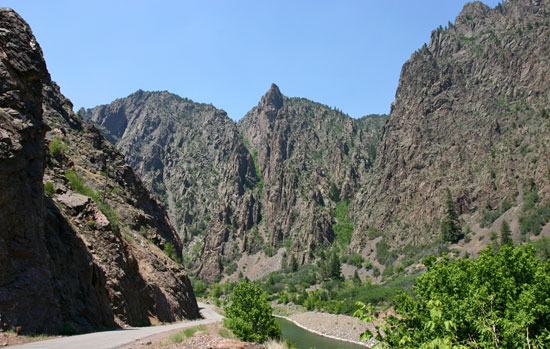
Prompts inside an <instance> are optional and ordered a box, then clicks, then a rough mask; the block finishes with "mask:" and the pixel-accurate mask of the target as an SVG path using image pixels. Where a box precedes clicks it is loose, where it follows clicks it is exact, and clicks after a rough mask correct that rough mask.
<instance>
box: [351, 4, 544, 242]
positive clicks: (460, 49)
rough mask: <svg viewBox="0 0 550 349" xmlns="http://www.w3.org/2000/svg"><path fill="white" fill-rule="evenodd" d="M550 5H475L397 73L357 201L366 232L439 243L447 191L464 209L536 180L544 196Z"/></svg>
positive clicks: (359, 235) (496, 201)
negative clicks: (368, 175)
mask: <svg viewBox="0 0 550 349" xmlns="http://www.w3.org/2000/svg"><path fill="white" fill-rule="evenodd" d="M549 6H550V4H549V2H548V1H541V2H533V1H506V2H504V3H503V4H502V5H499V6H497V7H496V8H495V9H492V10H491V9H489V7H487V6H486V5H483V4H482V3H479V2H476V3H469V4H466V5H465V6H464V10H463V11H462V13H461V14H460V15H459V16H458V17H457V18H456V21H455V23H454V25H452V26H451V27H450V28H447V29H443V28H440V29H439V30H435V31H433V32H432V35H431V41H430V44H429V45H428V46H424V47H422V48H421V49H420V50H418V51H417V52H415V53H414V54H413V55H412V57H411V58H410V59H409V61H407V62H406V63H405V65H404V66H403V69H402V72H401V78H400V82H399V87H398V89H397V93H396V99H395V102H394V104H393V106H392V110H391V114H390V119H389V121H388V123H387V125H386V126H385V128H384V135H383V137H382V141H381V143H380V145H379V148H378V154H379V158H378V161H377V165H376V167H375V168H374V170H373V176H372V177H371V178H370V180H369V181H367V182H366V183H365V185H364V186H363V187H362V190H361V192H360V193H359V194H358V199H357V201H356V205H355V212H356V217H357V222H356V223H357V228H356V233H355V236H354V245H355V248H356V249H361V247H362V246H364V244H365V239H366V236H365V235H364V233H363V232H364V230H365V229H366V228H367V227H375V228H379V229H383V230H385V231H387V232H388V234H389V236H390V237H391V238H393V241H394V243H395V244H402V243H407V242H410V241H416V242H426V241H433V240H434V239H435V238H437V237H438V236H439V225H438V223H437V222H438V219H441V218H442V217H443V216H444V209H445V208H444V200H445V190H446V188H449V189H450V190H451V192H452V195H453V197H454V198H455V199H456V200H457V206H458V209H459V213H469V212H476V211H479V210H481V209H484V208H485V207H499V206H500V203H501V202H502V201H503V200H504V199H507V200H508V201H510V202H515V200H516V197H517V194H518V193H519V192H521V191H522V190H523V189H522V188H523V187H524V183H526V182H529V181H530V180H531V179H532V180H533V181H534V183H536V186H537V187H538V188H539V190H540V194H542V195H543V196H544V197H546V198H548V190H549V180H548V176H547V174H548V171H549V168H548V161H547V159H548V152H547V151H546V148H547V144H548V132H547V130H548V125H549V123H548V119H547V116H546V117H545V115H547V110H548V109H549V107H550V97H549V96H550V90H549V88H550V85H549V84H548V76H550V75H549V74H550V71H549V69H550V61H549V57H550V40H548V37H549V35H550V34H549V33H550V28H549V23H550V17H549V13H550V11H549V10H550V8H549Z"/></svg>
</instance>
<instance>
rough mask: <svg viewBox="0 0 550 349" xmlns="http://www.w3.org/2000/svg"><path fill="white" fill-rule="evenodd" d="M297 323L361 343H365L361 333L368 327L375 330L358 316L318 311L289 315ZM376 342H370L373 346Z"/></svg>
mask: <svg viewBox="0 0 550 349" xmlns="http://www.w3.org/2000/svg"><path fill="white" fill-rule="evenodd" d="M288 318H289V319H290V320H292V321H294V323H296V324H297V325H299V326H301V327H302V328H305V329H307V330H309V331H311V332H317V333H319V334H323V335H326V336H330V337H335V338H338V339H345V340H348V341H353V342H357V343H361V344H365V343H364V342H361V341H360V340H359V337H360V336H361V333H363V332H365V330H366V329H367V327H368V328H369V329H370V330H371V331H373V330H374V327H373V326H372V325H370V324H366V323H363V322H361V321H360V320H359V319H358V318H355V317H352V316H347V315H335V314H326V313H318V312H312V311H309V312H306V313H301V314H294V315H290V316H289V317H288ZM372 344H374V342H372V343H370V342H369V343H368V346H372Z"/></svg>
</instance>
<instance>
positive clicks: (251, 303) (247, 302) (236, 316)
mask: <svg viewBox="0 0 550 349" xmlns="http://www.w3.org/2000/svg"><path fill="white" fill-rule="evenodd" d="M230 300H231V305H230V306H228V307H226V308H225V316H226V318H225V320H224V324H225V325H226V326H227V327H228V328H229V329H230V330H231V331H233V333H234V334H235V335H236V336H237V337H238V338H239V339H241V340H243V341H247V342H258V343H263V342H265V341H266V340H267V339H269V338H279V337H280V336H281V328H280V326H279V324H278V323H277V321H276V320H275V318H274V317H273V316H272V315H271V314H272V311H273V310H272V309H271V305H270V304H269V302H268V300H267V294H266V293H265V292H264V291H263V290H262V289H261V288H260V287H259V286H258V285H256V284H254V283H252V282H250V281H243V282H241V283H239V284H237V285H236V286H235V287H234V288H233V293H232V294H231V297H230Z"/></svg>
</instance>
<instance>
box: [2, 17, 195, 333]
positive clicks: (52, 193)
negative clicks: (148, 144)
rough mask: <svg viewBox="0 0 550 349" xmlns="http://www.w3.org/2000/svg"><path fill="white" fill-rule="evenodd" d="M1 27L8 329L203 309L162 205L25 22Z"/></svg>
mask: <svg viewBox="0 0 550 349" xmlns="http://www.w3.org/2000/svg"><path fill="white" fill-rule="evenodd" d="M0 23H1V28H0V40H1V41H0V44H1V46H0V49H1V52H2V55H1V57H0V58H1V64H2V65H1V66H0V68H1V70H0V71H1V74H2V91H1V92H0V93H1V97H0V108H1V109H0V118H1V128H0V132H1V133H2V134H1V137H2V139H1V144H2V147H1V151H2V153H1V155H0V176H1V178H2V184H3V186H4V187H5V189H3V191H2V198H1V199H0V210H1V213H0V215H1V217H0V222H1V223H0V240H1V241H0V246H1V247H0V251H1V252H0V259H1V262H2V265H3V268H2V270H1V271H0V314H1V319H0V327H1V328H2V329H9V328H14V327H16V326H21V327H22V329H23V331H24V332H27V333H29V332H51V333H56V332H74V331H87V330H93V329H98V328H110V327H116V326H125V325H147V324H150V323H152V322H161V321H174V320H177V319H181V318H184V317H196V316H198V307H197V304H196V301H195V297H194V294H193V291H192V287H191V284H190V282H189V279H188V277H187V275H186V273H185V271H184V270H183V268H182V267H181V266H179V265H178V264H177V263H176V261H174V260H177V259H179V257H180V255H178V253H177V252H175V251H178V250H181V248H182V243H181V241H180V239H179V238H178V236H177V235H176V234H175V232H174V230H173V228H172V226H171V224H170V223H169V221H168V218H167V216H166V213H165V211H164V209H163V207H162V206H160V205H159V204H158V203H157V202H156V201H155V200H153V199H152V198H151V196H150V195H149V192H148V191H147V189H145V187H144V186H143V184H142V183H141V181H140V180H139V178H137V177H136V176H135V174H134V173H133V171H132V169H131V168H130V167H129V166H128V165H127V164H126V163H125V162H124V159H123V157H122V155H120V154H119V153H118V152H117V151H116V150H115V149H114V148H113V147H112V146H111V145H109V143H107V142H106V141H105V140H104V138H103V137H102V136H101V135H100V134H99V132H98V131H97V130H96V129H95V128H94V127H93V126H91V125H86V124H83V123H82V122H81V120H80V119H79V118H78V117H77V116H76V115H75V114H74V113H73V112H72V104H71V103H70V101H68V100H67V99H66V98H65V97H63V95H62V94H61V93H60V91H59V88H58V87H57V85H55V83H53V82H52V81H51V80H50V77H49V74H48V72H47V70H46V65H45V63H44V60H43V58H42V53H41V51H40V47H39V45H38V44H37V43H36V41H35V39H34V37H33V36H32V33H31V30H30V29H29V27H28V25H27V24H26V23H25V22H24V21H23V20H22V19H21V18H20V17H19V16H18V15H17V14H16V13H15V12H14V11H12V10H10V9H1V10H0ZM46 131H47V133H46V134H45V132H46ZM46 147H47V148H46ZM46 149H47V151H45V150H46ZM45 191H46V194H47V195H46V196H45ZM163 250H164V251H163Z"/></svg>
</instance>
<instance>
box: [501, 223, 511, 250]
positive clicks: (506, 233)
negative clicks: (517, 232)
mask: <svg viewBox="0 0 550 349" xmlns="http://www.w3.org/2000/svg"><path fill="white" fill-rule="evenodd" d="M511 235H512V230H511V229H510V224H508V222H507V221H506V220H503V221H502V224H501V225H500V244H501V245H511V244H512V237H511Z"/></svg>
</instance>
